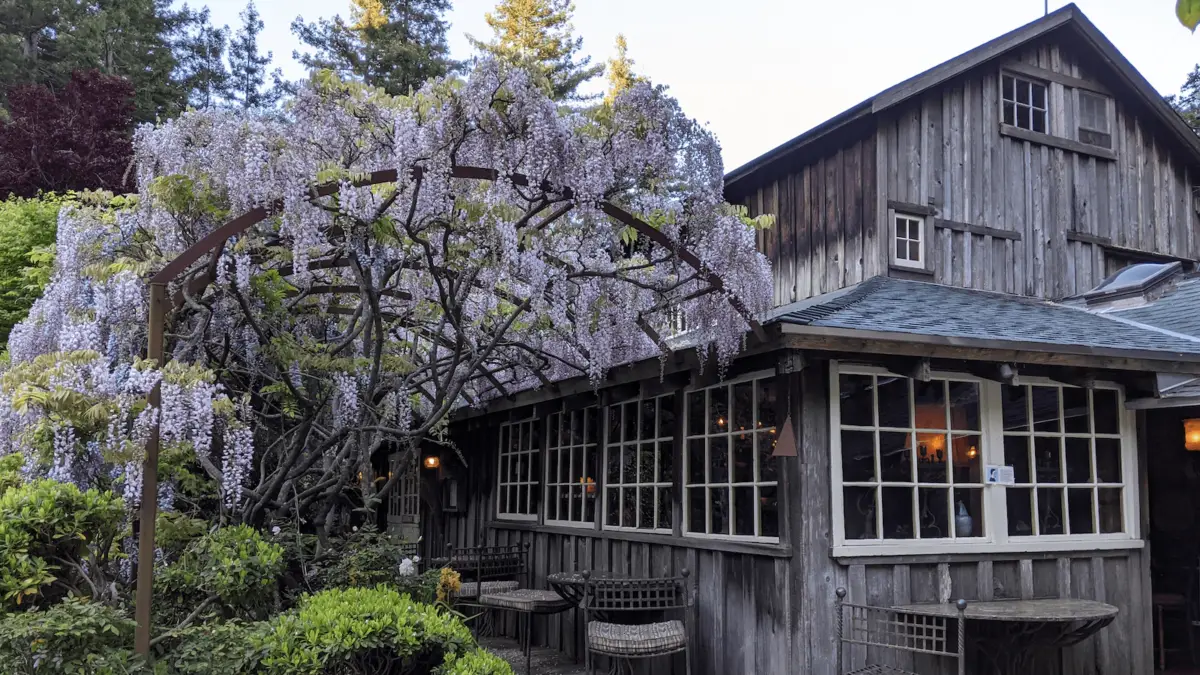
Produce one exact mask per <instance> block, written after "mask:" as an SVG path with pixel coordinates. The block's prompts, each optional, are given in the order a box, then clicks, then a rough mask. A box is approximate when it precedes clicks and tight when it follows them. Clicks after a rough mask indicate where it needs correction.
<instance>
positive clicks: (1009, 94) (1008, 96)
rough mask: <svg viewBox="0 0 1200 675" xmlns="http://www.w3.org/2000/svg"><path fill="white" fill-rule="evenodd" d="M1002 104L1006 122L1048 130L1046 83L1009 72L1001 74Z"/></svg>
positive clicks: (1027, 127) (1023, 127) (1037, 129)
mask: <svg viewBox="0 0 1200 675" xmlns="http://www.w3.org/2000/svg"><path fill="white" fill-rule="evenodd" d="M1000 99H1001V102H1000V105H1001V113H1002V115H1003V118H1004V123H1005V124H1008V125H1011V126H1014V127H1019V128H1021V129H1028V130H1029V131H1036V132H1038V133H1043V134H1044V133H1049V132H1047V130H1046V129H1047V126H1046V118H1047V115H1046V111H1047V104H1046V85H1045V84H1044V83H1041V82H1035V81H1033V80H1027V79H1025V78H1022V77H1016V76H1014V75H1009V74H1007V73H1005V74H1003V75H1001V76H1000Z"/></svg>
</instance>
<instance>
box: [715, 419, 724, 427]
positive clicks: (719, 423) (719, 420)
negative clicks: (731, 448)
mask: <svg viewBox="0 0 1200 675" xmlns="http://www.w3.org/2000/svg"><path fill="white" fill-rule="evenodd" d="M717 426H722V427H723V426H725V418H724V417H718V418H717Z"/></svg>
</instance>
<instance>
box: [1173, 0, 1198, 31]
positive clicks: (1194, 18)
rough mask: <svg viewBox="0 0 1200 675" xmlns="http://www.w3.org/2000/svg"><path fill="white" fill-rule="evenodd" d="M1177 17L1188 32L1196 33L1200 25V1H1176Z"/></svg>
mask: <svg viewBox="0 0 1200 675" xmlns="http://www.w3.org/2000/svg"><path fill="white" fill-rule="evenodd" d="M1175 16H1178V17H1179V23H1182V24H1183V25H1184V26H1187V28H1188V30H1191V31H1192V32H1193V33H1194V32H1196V26H1198V25H1200V0H1176V2H1175Z"/></svg>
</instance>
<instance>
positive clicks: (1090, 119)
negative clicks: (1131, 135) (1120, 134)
mask: <svg viewBox="0 0 1200 675" xmlns="http://www.w3.org/2000/svg"><path fill="white" fill-rule="evenodd" d="M1078 92H1079V140H1080V141H1083V142H1084V143H1090V144H1091V145H1098V146H1100V147H1104V148H1111V147H1112V133H1111V131H1110V130H1109V125H1108V98H1107V97H1105V96H1101V95H1099V94H1093V93H1091V92H1087V91H1084V90H1082V89H1080V90H1078Z"/></svg>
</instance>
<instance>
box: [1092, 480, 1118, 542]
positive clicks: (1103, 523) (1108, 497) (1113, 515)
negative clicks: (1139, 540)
mask: <svg viewBox="0 0 1200 675" xmlns="http://www.w3.org/2000/svg"><path fill="white" fill-rule="evenodd" d="M1096 493H1097V496H1098V497H1099V501H1100V503H1099V506H1100V532H1101V533H1102V534H1112V533H1114V532H1124V531H1125V522H1124V517H1123V516H1122V513H1121V489H1120V488H1100V489H1099V490H1096Z"/></svg>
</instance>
